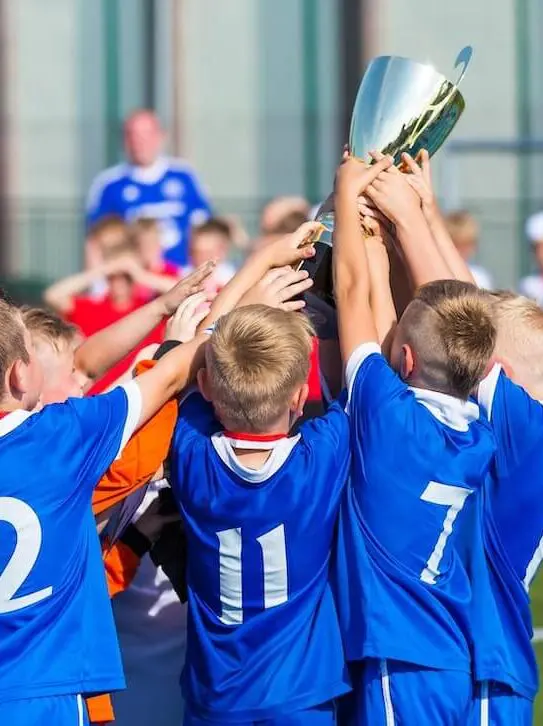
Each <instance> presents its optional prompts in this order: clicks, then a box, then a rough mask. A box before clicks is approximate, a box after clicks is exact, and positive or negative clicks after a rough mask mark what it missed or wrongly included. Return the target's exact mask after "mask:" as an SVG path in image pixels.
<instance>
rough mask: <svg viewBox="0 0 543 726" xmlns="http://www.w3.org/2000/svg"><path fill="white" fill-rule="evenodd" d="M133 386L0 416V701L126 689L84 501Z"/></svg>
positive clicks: (112, 444)
mask: <svg viewBox="0 0 543 726" xmlns="http://www.w3.org/2000/svg"><path fill="white" fill-rule="evenodd" d="M140 410H141V396H140V393H139V388H138V387H137V385H136V383H134V382H131V383H129V384H127V386H126V387H124V388H117V389H115V390H114V391H112V392H111V393H109V394H107V395H104V396H95V397H92V398H86V399H70V400H69V401H68V402H67V403H63V404H54V405H50V406H46V407H45V408H44V409H43V410H42V411H41V412H40V413H35V414H29V413H27V412H25V411H16V412H14V413H11V414H8V415H7V416H5V417H4V418H3V419H1V420H0V468H1V469H2V472H3V474H2V478H1V480H0V702H4V701H9V700H16V699H31V698H36V697H40V696H60V695H65V694H79V693H82V694H85V693H92V692H103V691H110V690H116V689H119V688H123V687H124V678H123V672H122V666H121V662H120V656H119V650H118V646H117V638H116V633H115V626H114V623H113V617H112V613H111V605H110V602H109V597H108V593H107V588H106V583H105V576H104V567H103V564H102V557H101V551H100V546H99V542H98V537H97V534H96V523H95V521H94V517H93V515H92V511H91V497H92V491H93V488H94V487H95V486H96V484H97V483H98V481H99V480H100V478H101V477H102V476H103V474H104V473H105V471H106V470H107V469H108V467H109V466H110V465H111V463H112V462H113V461H114V460H115V458H116V456H117V455H118V453H119V452H120V450H121V449H122V447H123V446H124V443H125V442H126V440H127V439H128V437H129V436H130V435H131V434H132V432H133V430H134V427H135V425H136V424H137V421H138V418H139V415H140Z"/></svg>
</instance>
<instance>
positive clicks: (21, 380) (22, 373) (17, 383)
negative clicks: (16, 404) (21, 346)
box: [6, 358, 28, 400]
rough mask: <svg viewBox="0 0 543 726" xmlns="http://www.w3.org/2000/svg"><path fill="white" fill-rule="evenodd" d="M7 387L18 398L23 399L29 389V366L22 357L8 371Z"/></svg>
mask: <svg viewBox="0 0 543 726" xmlns="http://www.w3.org/2000/svg"><path fill="white" fill-rule="evenodd" d="M6 388H7V390H8V391H9V393H10V394H11V395H12V396H13V397H14V398H16V399H18V400H20V399H22V398H23V396H24V394H25V393H26V392H27V390H28V366H27V365H26V363H25V362H24V361H22V360H21V359H20V358H19V359H18V360H16V361H14V362H13V363H12V364H11V365H10V366H9V368H8V369H7V371H6Z"/></svg>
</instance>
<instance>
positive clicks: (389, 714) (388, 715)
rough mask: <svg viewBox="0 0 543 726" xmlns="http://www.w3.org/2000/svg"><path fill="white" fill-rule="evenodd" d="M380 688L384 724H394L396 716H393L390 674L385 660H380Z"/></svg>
mask: <svg viewBox="0 0 543 726" xmlns="http://www.w3.org/2000/svg"><path fill="white" fill-rule="evenodd" d="M381 688H382V689H383V702H384V705H385V721H386V726H395V724H396V718H395V717H394V707H393V706H392V696H391V694H390V676H389V675H388V666H387V662H386V660H382V661H381Z"/></svg>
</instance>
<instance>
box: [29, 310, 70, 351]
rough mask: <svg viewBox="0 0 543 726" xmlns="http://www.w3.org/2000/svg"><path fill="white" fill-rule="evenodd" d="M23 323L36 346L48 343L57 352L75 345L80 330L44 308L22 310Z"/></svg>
mask: <svg viewBox="0 0 543 726" xmlns="http://www.w3.org/2000/svg"><path fill="white" fill-rule="evenodd" d="M21 313H22V316H23V322H24V324H25V326H26V329H27V330H28V332H29V333H30V335H31V336H32V340H33V341H34V344H38V345H39V344H40V343H46V344H48V345H50V346H51V347H52V348H53V349H54V350H56V351H57V352H58V351H60V350H61V349H64V348H67V347H72V346H74V345H75V343H76V341H77V337H78V330H77V328H76V327H75V325H71V324H70V323H67V322H66V321H65V320H63V319H62V318H60V317H59V316H58V315H56V314H55V313H53V312H50V311H49V310H44V309H43V308H32V307H23V308H21Z"/></svg>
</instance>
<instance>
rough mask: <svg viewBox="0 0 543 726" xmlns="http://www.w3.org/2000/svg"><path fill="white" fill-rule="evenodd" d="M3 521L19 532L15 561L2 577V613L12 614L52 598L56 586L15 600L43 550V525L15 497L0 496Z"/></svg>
mask: <svg viewBox="0 0 543 726" xmlns="http://www.w3.org/2000/svg"><path fill="white" fill-rule="evenodd" d="M0 521H3V522H8V523H9V524H11V526H12V527H13V528H14V529H15V532H16V535H17V542H16V545H15V549H14V551H13V554H12V556H11V559H10V560H9V562H8V563H7V565H6V567H5V569H4V571H3V572H2V573H1V574H0V613H11V612H13V611H14V610H20V609H21V608H24V607H27V605H33V604H34V603H37V602H40V600H44V599H45V598H46V597H49V596H50V595H51V594H52V592H53V588H52V587H44V588H43V589H42V590H37V591H36V592H31V593H29V594H28V595H22V596H20V597H15V593H16V592H17V590H18V589H19V588H20V587H21V585H22V584H23V582H24V581H25V580H26V578H27V577H28V576H29V574H30V571H31V570H32V568H33V567H34V565H35V564H36V560H37V559H38V555H39V553H40V549H41V539H42V536H41V524H40V520H39V519H38V517H37V515H36V513H35V512H34V510H33V509H32V508H31V507H29V506H28V504H25V502H22V501H21V500H20V499H15V498H14V497H0Z"/></svg>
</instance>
